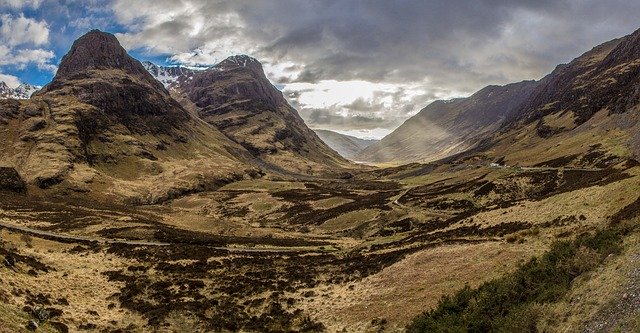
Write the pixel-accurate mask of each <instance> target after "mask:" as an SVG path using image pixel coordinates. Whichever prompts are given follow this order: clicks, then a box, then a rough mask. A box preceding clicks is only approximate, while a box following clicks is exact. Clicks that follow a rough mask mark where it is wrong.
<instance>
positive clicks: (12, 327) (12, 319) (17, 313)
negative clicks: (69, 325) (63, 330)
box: [0, 302, 58, 333]
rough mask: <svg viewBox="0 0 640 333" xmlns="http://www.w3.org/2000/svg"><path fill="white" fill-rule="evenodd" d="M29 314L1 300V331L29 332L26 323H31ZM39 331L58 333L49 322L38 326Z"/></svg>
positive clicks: (5, 332) (9, 332) (2, 332)
mask: <svg viewBox="0 0 640 333" xmlns="http://www.w3.org/2000/svg"><path fill="white" fill-rule="evenodd" d="M29 319H31V318H30V317H29V315H28V314H27V313H25V312H24V311H22V310H19V309H17V308H15V307H13V306H11V305H9V304H4V303H1V302H0V333H19V332H29V330H27V328H26V325H27V323H29ZM38 332H45V333H47V332H51V333H57V332H58V330H56V329H54V328H53V327H52V326H51V325H49V324H48V323H43V324H42V325H40V326H39V327H38Z"/></svg>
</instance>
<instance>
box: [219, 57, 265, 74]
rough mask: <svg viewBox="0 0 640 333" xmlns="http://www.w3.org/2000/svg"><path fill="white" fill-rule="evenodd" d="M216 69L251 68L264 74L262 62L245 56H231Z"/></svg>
mask: <svg viewBox="0 0 640 333" xmlns="http://www.w3.org/2000/svg"><path fill="white" fill-rule="evenodd" d="M214 67H215V68H218V69H234V68H249V69H251V70H254V71H257V72H259V73H262V72H263V70H262V64H261V63H260V61H258V60H257V59H256V58H253V57H250V56H248V55H244V54H240V55H233V56H230V57H228V58H227V59H225V60H223V61H222V62H220V63H219V64H217V65H215V66H214Z"/></svg>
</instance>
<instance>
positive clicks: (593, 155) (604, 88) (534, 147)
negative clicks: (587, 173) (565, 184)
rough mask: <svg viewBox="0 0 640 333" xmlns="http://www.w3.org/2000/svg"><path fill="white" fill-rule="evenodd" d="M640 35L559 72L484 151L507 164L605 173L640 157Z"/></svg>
mask: <svg viewBox="0 0 640 333" xmlns="http://www.w3.org/2000/svg"><path fill="white" fill-rule="evenodd" d="M639 87H640V30H638V31H636V32H634V33H633V34H631V35H628V36H626V37H623V38H620V39H616V40H613V41H610V42H607V43H604V44H602V45H600V46H597V47H595V48H594V49H592V50H591V51H589V52H587V53H585V54H583V55H582V56H580V57H578V58H576V59H574V60H573V61H571V62H570V63H569V64H567V65H560V66H558V67H557V68H556V69H555V70H554V71H553V72H552V73H551V74H549V75H548V76H547V77H545V78H544V79H543V80H541V83H540V85H539V86H538V87H537V88H536V90H535V91H534V93H533V94H532V95H531V98H530V99H529V100H528V101H527V102H526V103H525V104H524V105H523V107H522V108H521V110H519V111H518V112H517V113H514V114H513V116H512V117H511V118H510V119H509V120H508V121H507V122H506V123H505V124H504V126H503V128H502V129H501V130H500V132H499V133H498V134H496V135H495V136H494V137H492V138H491V139H490V140H487V141H485V142H484V143H483V144H482V146H481V147H480V149H479V150H480V151H483V153H482V154H484V155H487V156H488V157H489V158H496V157H497V158H503V157H504V160H505V162H506V163H508V164H520V165H533V164H540V165H576V166H599V167H604V166H607V165H612V164H615V163H616V162H617V161H619V160H621V159H624V158H627V157H635V158H637V157H638V156H639V155H640V134H639V133H640V125H639V120H640V119H639V118H640V114H639V112H638V111H639V108H640V89H639Z"/></svg>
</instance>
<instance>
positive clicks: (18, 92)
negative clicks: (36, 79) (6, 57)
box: [0, 81, 42, 99]
mask: <svg viewBox="0 0 640 333" xmlns="http://www.w3.org/2000/svg"><path fill="white" fill-rule="evenodd" d="M40 88H42V87H38V86H32V85H30V84H26V83H23V84H21V85H19V86H17V87H16V88H10V87H9V86H8V85H7V84H6V83H4V82H2V81H0V99H9V98H13V99H28V98H29V97H31V95H33V93H35V92H36V91H38V90H40Z"/></svg>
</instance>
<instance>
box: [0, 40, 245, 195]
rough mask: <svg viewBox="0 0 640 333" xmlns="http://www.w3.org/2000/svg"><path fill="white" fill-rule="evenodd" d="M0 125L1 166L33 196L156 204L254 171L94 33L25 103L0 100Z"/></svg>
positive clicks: (232, 146) (236, 148) (240, 152)
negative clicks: (45, 192) (44, 192)
mask: <svg viewBox="0 0 640 333" xmlns="http://www.w3.org/2000/svg"><path fill="white" fill-rule="evenodd" d="M0 124H1V125H0V138H2V142H3V143H5V144H3V145H2V147H0V160H1V161H2V163H3V164H4V165H3V166H7V167H13V168H15V169H16V170H17V171H18V172H19V174H20V175H21V176H22V177H23V178H25V180H26V182H27V183H28V184H29V185H31V186H33V187H34V188H35V189H36V190H37V189H55V190H56V191H58V192H59V193H61V194H73V193H86V192H89V193H91V195H97V196H106V197H108V198H114V199H118V200H125V201H128V202H136V203H156V202H161V201H163V200H167V199H170V198H172V197H175V196H177V195H180V194H181V193H189V192H194V191H199V190H203V189H210V188H215V187H216V186H220V185H221V184H224V183H226V182H229V181H232V180H234V179H238V178H242V177H251V176H252V175H256V174H257V170H256V168H253V167H251V166H250V165H248V164H246V159H245V158H248V157H249V154H248V152H246V151H245V150H244V149H243V148H242V147H241V146H240V145H238V144H236V143H234V142H233V141H231V140H229V139H228V138H227V137H226V136H225V135H224V134H222V133H221V132H220V131H218V130H217V129H216V128H215V127H213V126H211V125H209V124H207V123H205V122H203V121H202V120H200V119H197V118H195V117H194V116H193V115H192V114H191V113H189V111H187V110H185V109H184V108H183V107H182V105H181V104H180V103H178V102H177V101H176V100H175V99H173V98H172V97H171V95H170V94H169V92H168V91H167V90H166V89H165V88H164V86H163V85H162V84H161V83H160V82H159V81H157V80H156V79H154V78H153V77H152V76H151V75H150V74H149V73H148V72H147V70H146V69H145V68H144V66H143V65H142V64H141V63H140V62H139V61H137V60H135V59H133V58H132V57H130V56H129V55H128V54H127V52H126V51H125V50H124V48H122V46H120V43H119V42H118V40H117V39H116V37H115V36H113V35H111V34H108V33H104V32H101V31H98V30H93V31H91V32H89V33H87V34H85V35H84V36H82V37H80V38H79V39H78V40H76V41H75V42H74V43H73V46H72V47H71V49H70V51H69V52H68V53H67V54H66V55H65V56H64V57H63V58H62V60H61V63H60V65H59V67H58V71H57V73H56V75H55V77H54V79H53V81H52V82H50V83H49V84H47V85H46V86H45V87H44V88H42V89H41V90H40V91H38V92H37V93H36V94H34V95H33V96H32V98H31V99H29V100H26V101H18V100H5V101H0ZM232 152H233V153H232ZM36 192H37V191H36Z"/></svg>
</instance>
